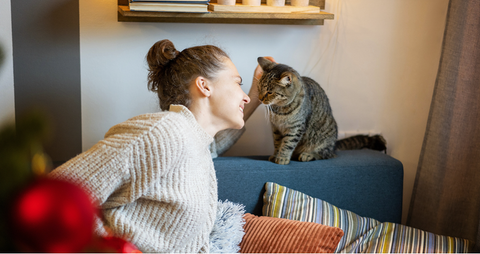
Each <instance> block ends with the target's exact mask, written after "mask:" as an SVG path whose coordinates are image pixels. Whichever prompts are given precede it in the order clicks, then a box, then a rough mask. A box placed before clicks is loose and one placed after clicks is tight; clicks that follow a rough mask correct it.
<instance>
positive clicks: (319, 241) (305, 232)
mask: <svg viewBox="0 0 480 254" xmlns="http://www.w3.org/2000/svg"><path fill="white" fill-rule="evenodd" d="M244 218H245V226H244V229H245V235H244V236H243V239H242V242H241V243H240V252H241V253H332V252H333V251H334V250H335V249H336V247H337V245H338V242H339V241H340V239H341V237H342V236H343V231H342V230H341V229H339V228H335V227H329V226H325V225H320V224H317V223H313V222H301V221H294V220H288V219H279V218H272V217H265V216H260V217H259V216H255V215H253V214H250V213H247V214H245V216H244Z"/></svg>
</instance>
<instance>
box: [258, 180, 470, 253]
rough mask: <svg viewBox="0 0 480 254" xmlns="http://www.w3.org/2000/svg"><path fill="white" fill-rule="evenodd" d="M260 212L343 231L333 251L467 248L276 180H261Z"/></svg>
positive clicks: (456, 240)
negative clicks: (336, 204) (263, 188)
mask: <svg viewBox="0 0 480 254" xmlns="http://www.w3.org/2000/svg"><path fill="white" fill-rule="evenodd" d="M265 189H266V192H265V194H264V196H263V202H264V203H263V215H264V216H270V217H276V218H285V219H291V220H299V221H308V222H316V223H320V224H323V225H327V226H332V227H338V228H341V229H342V230H343V231H344V233H345V234H344V236H343V237H342V239H341V240H340V243H339V244H338V247H337V249H336V250H335V252H349V253H358V252H372V253H374V252H443V253H447V252H457V253H458V252H467V251H468V247H469V242H468V240H464V239H459V238H454V237H447V236H439V235H434V234H432V233H428V232H425V231H422V230H418V229H413V228H411V227H407V226H403V225H400V224H395V223H380V222H379V221H377V220H375V219H371V218H366V217H361V216H359V215H357V214H355V213H353V212H351V211H348V210H344V209H340V208H338V207H336V206H334V205H331V204H329V203H328V202H325V201H323V200H320V199H318V198H313V197H310V196H308V195H306V194H304V193H302V192H299V191H296V190H292V189H289V188H287V187H284V186H281V185H279V184H276V183H272V182H268V183H266V184H265Z"/></svg>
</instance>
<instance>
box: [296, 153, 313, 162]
mask: <svg viewBox="0 0 480 254" xmlns="http://www.w3.org/2000/svg"><path fill="white" fill-rule="evenodd" d="M314 159H315V156H313V154H311V153H302V154H300V156H299V157H298V160H299V161H311V160H314Z"/></svg>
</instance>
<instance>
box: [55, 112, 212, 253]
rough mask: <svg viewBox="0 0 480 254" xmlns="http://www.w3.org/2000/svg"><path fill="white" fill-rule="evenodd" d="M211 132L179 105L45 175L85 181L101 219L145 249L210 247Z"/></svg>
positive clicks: (119, 130)
mask: <svg viewBox="0 0 480 254" xmlns="http://www.w3.org/2000/svg"><path fill="white" fill-rule="evenodd" d="M212 141H213V138H212V137H211V136H209V135H208V134H207V133H206V132H205V131H204V130H203V129H202V127H201V126H200V125H199V124H198V122H197V121H196V119H195V117H194V116H193V114H192V113H191V112H190V111H189V110H188V109H187V108H186V107H183V106H179V105H172V106H171V107H170V112H160V113H153V114H144V115H140V116H137V117H134V118H132V119H129V120H127V121H126V122H123V123H121V124H118V125H115V126H114V127H112V128H111V129H110V130H109V131H108V132H107V133H106V134H105V138H104V139H103V140H101V141H100V142H98V143H97V144H95V145H94V146H93V147H92V148H90V149H89V150H87V151H86V152H84V153H82V154H80V155H78V156H77V157H75V158H73V159H71V160H69V161H68V162H66V163H65V164H64V165H62V166H60V167H59V168H57V169H55V170H54V171H53V172H52V173H50V175H51V176H52V177H55V178H63V179H65V180H69V181H73V182H75V183H77V184H80V185H81V186H82V187H84V188H85V189H86V190H87V191H88V192H89V194H90V195H91V197H92V200H94V202H97V203H98V204H99V205H100V206H101V208H102V212H103V220H97V221H98V225H97V232H98V233H99V234H102V233H105V232H104V230H103V223H104V224H105V225H107V226H108V227H110V228H111V229H112V230H113V232H114V233H115V234H116V235H119V236H122V237H125V238H126V239H128V240H130V241H131V242H132V243H134V244H135V245H136V246H137V247H138V248H139V249H140V250H141V251H143V252H183V253H185V252H188V253H193V252H209V234H210V232H211V231H212V228H213V224H214V221H215V215H216V211H217V207H216V206H217V198H218V195H217V180H216V176H215V170H214V168H213V162H212V159H211V155H210V151H209V149H208V146H209V144H210V143H212Z"/></svg>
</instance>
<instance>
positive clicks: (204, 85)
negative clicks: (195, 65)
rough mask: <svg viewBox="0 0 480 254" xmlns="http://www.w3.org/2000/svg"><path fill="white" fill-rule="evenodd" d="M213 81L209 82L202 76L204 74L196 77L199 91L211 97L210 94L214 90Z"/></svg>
mask: <svg viewBox="0 0 480 254" xmlns="http://www.w3.org/2000/svg"><path fill="white" fill-rule="evenodd" d="M211 88H212V87H211V83H210V82H209V80H208V79H206V78H204V77H202V76H198V77H197V78H196V79H195V89H197V91H198V92H199V93H200V94H201V95H203V96H205V97H210V95H211V94H212V91H211Z"/></svg>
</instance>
